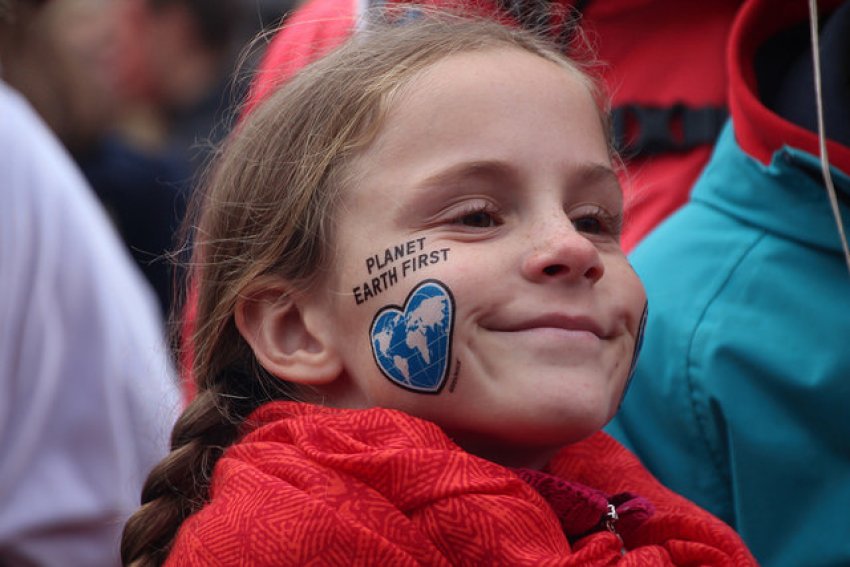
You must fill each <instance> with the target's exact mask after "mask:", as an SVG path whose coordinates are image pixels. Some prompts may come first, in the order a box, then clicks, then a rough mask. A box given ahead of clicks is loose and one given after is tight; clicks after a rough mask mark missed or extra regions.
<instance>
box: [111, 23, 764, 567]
mask: <svg viewBox="0 0 850 567" xmlns="http://www.w3.org/2000/svg"><path fill="white" fill-rule="evenodd" d="M406 20H407V21H406V22H405V24H404V25H398V26H394V27H393V26H388V25H384V26H380V27H376V28H374V29H373V30H371V31H369V32H363V33H361V34H359V35H358V36H356V37H355V38H354V39H353V40H352V41H350V42H349V43H347V44H346V45H345V46H343V47H342V48H340V49H338V50H337V51H335V52H334V53H332V54H331V55H329V56H327V57H326V58H324V59H322V60H320V61H319V62H317V63H316V64H314V65H312V66H311V67H308V68H307V69H305V70H304V71H303V72H302V73H300V74H299V75H298V76H297V77H296V78H295V79H293V80H292V81H291V82H290V83H289V84H288V85H286V86H285V87H284V88H282V89H281V90H280V91H279V92H278V93H276V94H275V95H274V96H272V97H271V98H270V99H268V100H267V101H266V102H265V103H264V104H263V105H262V106H261V107H259V108H258V109H257V110H256V111H254V112H253V113H252V114H251V115H250V116H249V117H248V118H247V120H246V121H245V122H244V123H243V124H242V125H241V127H240V128H239V130H238V131H237V132H236V133H235V134H234V135H233V136H232V137H231V139H230V140H229V143H228V144H227V146H226V148H225V149H224V152H223V153H222V155H221V156H220V160H219V162H218V164H217V166H216V168H215V170H214V174H213V178H212V181H211V184H210V186H209V188H208V193H207V195H206V196H205V199H204V202H203V204H202V208H201V214H200V218H199V220H198V225H197V229H196V232H195V235H194V242H195V246H196V249H195V258H196V260H197V262H196V267H197V274H196V280H195V281H196V282H197V283H196V285H197V293H198V300H197V323H196V328H197V330H196V333H195V337H194V343H195V347H196V353H195V363H194V368H193V375H194V376H195V377H196V379H197V380H198V388H199V390H198V395H197V397H196V398H195V400H194V401H193V403H192V404H191V405H190V406H189V408H188V409H187V410H186V412H185V414H184V415H183V417H182V418H181V419H180V421H179V422H178V424H177V425H176V427H175V430H174V434H173V452H172V454H171V455H170V456H169V457H168V458H167V459H166V460H164V461H163V462H162V463H161V464H160V465H159V466H158V467H157V468H156V469H155V470H154V471H153V472H152V473H151V476H150V478H149V480H148V483H147V485H146V487H145V490H144V492H143V495H142V500H143V503H144V505H143V507H142V508H141V509H140V510H139V511H138V512H137V514H136V515H135V516H134V517H133V518H132V519H131V520H130V522H129V523H128V524H127V527H126V529H125V533H124V541H123V549H122V553H123V557H124V561H125V562H126V563H134V564H138V565H155V564H160V563H163V562H166V561H167V563H168V564H169V565H235V564H239V565H351V564H354V565H542V564H545V565H609V564H612V563H617V562H622V564H624V565H653V564H658V565H662V564H663V565H667V564H711V565H735V566H739V565H747V564H752V563H753V560H752V558H751V556H750V555H749V553H748V552H747V550H746V549H745V547H744V546H743V544H742V543H741V542H740V540H739V539H738V538H737V536H736V535H735V534H734V533H733V532H732V530H731V529H730V528H728V527H727V526H726V525H724V524H723V523H722V522H720V521H719V520H716V519H715V518H713V517H712V516H710V515H709V514H707V513H705V512H703V511H701V510H700V509H698V508H696V507H695V506H693V505H692V504H690V503H688V502H687V501H685V500H683V499H681V498H679V497H677V496H675V495H673V494H671V493H670V492H668V491H667V490H665V489H664V488H662V487H661V486H660V485H658V483H657V482H656V481H655V480H654V479H653V478H652V477H651V476H650V475H649V473H647V472H646V471H645V470H644V469H643V468H642V467H641V465H640V464H639V463H638V462H637V461H636V460H635V459H634V458H633V457H632V456H630V455H629V454H628V453H627V452H626V451H625V449H623V448H622V447H620V446H619V445H618V444H617V443H616V442H614V441H613V440H612V439H611V438H609V437H607V436H606V435H604V434H603V433H601V432H600V431H599V430H600V429H601V428H602V426H603V425H604V424H605V423H606V422H607V421H608V420H609V419H610V418H611V417H612V416H613V414H614V412H615V411H616V409H617V407H618V405H619V402H620V400H621V397H622V395H623V392H624V389H625V385H626V382H627V379H628V376H629V374H630V371H631V366H632V362H633V358H634V356H635V353H636V350H637V346H638V342H639V335H640V330H641V322H642V318H643V314H644V310H645V303H646V299H645V296H644V292H643V288H642V286H641V284H640V282H639V281H638V279H637V276H636V275H635V274H634V272H633V271H632V270H631V268H630V267H629V264H628V262H627V260H626V258H625V256H624V255H623V253H622V251H621V249H620V246H619V240H618V235H619V229H620V228H619V227H620V220H621V216H622V196H621V191H620V188H619V185H618V184H617V178H616V176H615V173H614V169H613V168H614V165H613V164H614V163H615V160H614V156H613V155H612V151H611V149H610V144H609V141H608V139H607V137H606V132H607V127H606V121H605V118H604V112H603V110H602V107H601V105H600V97H599V96H598V95H597V89H596V87H595V86H594V83H593V81H592V80H591V79H589V78H588V76H587V75H585V74H584V73H583V72H582V71H581V69H580V68H579V67H578V65H577V64H576V63H574V62H572V61H570V60H567V59H566V58H565V57H564V56H562V55H561V54H559V52H558V51H557V50H555V49H553V48H551V47H548V46H546V45H544V44H543V43H542V42H541V41H539V40H538V39H535V38H534V37H532V36H531V35H529V34H528V33H526V32H521V31H518V30H512V29H508V28H506V27H503V26H501V25H499V24H497V23H493V22H487V21H480V20H473V19H466V18H459V17H455V16H448V15H442V16H440V15H435V14H431V15H427V16H422V15H421V14H419V15H418V17H416V18H412V19H411V18H407V19H406Z"/></svg>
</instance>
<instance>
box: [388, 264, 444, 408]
mask: <svg viewBox="0 0 850 567" xmlns="http://www.w3.org/2000/svg"><path fill="white" fill-rule="evenodd" d="M453 325H454V301H453V299H452V296H451V294H450V293H449V291H448V289H447V288H446V287H445V286H444V285H443V284H442V283H440V282H438V281H436V280H426V281H424V282H422V283H421V284H419V286H417V287H416V289H414V290H413V291H412V292H411V293H410V295H409V296H408V297H407V300H406V301H405V303H404V309H401V308H399V307H398V306H389V307H385V308H384V309H382V310H381V311H379V312H378V314H377V315H376V316H375V319H374V321H373V322H372V334H371V336H372V352H373V354H374V355H375V360H376V362H377V363H378V366H379V367H380V369H381V371H382V372H383V373H384V375H385V376H386V377H387V378H389V379H390V380H392V381H393V382H395V383H396V384H398V385H399V386H402V387H403V388H407V389H409V390H414V391H417V392H428V393H437V392H439V391H440V389H441V388H442V387H443V384H444V383H445V380H446V374H447V370H448V364H449V357H450V349H451V335H452V327H453Z"/></svg>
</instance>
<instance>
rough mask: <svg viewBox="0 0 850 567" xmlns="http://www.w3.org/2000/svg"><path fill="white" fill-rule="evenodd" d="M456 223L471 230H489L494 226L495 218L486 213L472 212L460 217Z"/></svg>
mask: <svg viewBox="0 0 850 567" xmlns="http://www.w3.org/2000/svg"><path fill="white" fill-rule="evenodd" d="M458 222H459V224H462V225H463V226H469V227H473V228H490V227H493V226H496V217H494V216H493V215H492V214H490V213H488V212H487V211H474V212H471V213H466V214H465V215H463V216H461V217H460V218H459V219H458Z"/></svg>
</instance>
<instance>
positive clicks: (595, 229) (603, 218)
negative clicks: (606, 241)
mask: <svg viewBox="0 0 850 567" xmlns="http://www.w3.org/2000/svg"><path fill="white" fill-rule="evenodd" d="M622 224H623V223H622V217H621V216H620V215H612V214H610V213H609V212H608V211H606V210H605V209H603V208H601V207H593V209H592V210H590V211H587V210H585V211H584V212H582V213H581V214H579V215H577V216H575V217H574V218H573V226H574V227H575V229H576V230H577V231H578V232H581V233H584V234H589V235H604V236H613V237H615V238H619V237H620V231H621V230H622Z"/></svg>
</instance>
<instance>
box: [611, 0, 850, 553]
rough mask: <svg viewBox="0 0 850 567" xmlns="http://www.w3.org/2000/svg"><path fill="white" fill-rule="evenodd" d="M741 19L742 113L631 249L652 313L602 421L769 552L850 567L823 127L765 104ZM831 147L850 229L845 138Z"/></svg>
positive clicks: (847, 402) (849, 376)
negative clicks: (618, 398) (819, 136)
mask: <svg viewBox="0 0 850 567" xmlns="http://www.w3.org/2000/svg"><path fill="white" fill-rule="evenodd" d="M760 3H761V4H765V2H760ZM798 4H801V5H802V7H803V8H805V3H798ZM775 11H776V10H775ZM750 17H752V18H753V20H755V16H754V15H753V14H750ZM746 23H747V22H745V23H744V24H741V23H740V22H738V25H737V28H736V29H735V30H734V31H733V43H732V45H733V48H735V49H733V53H732V76H731V77H730V80H731V81H732V85H733V88H732V94H731V97H732V99H731V100H730V108H731V111H732V123H731V124H727V127H726V129H725V131H724V132H723V134H722V135H721V137H720V139H719V140H718V142H717V145H716V148H715V153H714V155H713V156H712V159H711V161H710V162H709V164H708V165H707V167H706V170H705V171H704V172H703V175H702V176H701V178H700V179H699V180H698V182H697V184H696V185H695V187H694V188H693V192H692V196H691V200H690V202H689V203H688V204H687V205H686V206H685V207H684V208H683V209H681V210H680V211H679V212H677V213H676V214H674V215H673V216H672V217H670V218H669V219H668V220H667V221H666V222H665V223H663V224H662V225H661V226H659V228H658V229H657V230H656V231H655V232H654V233H652V234H651V235H650V236H649V237H647V238H646V239H645V240H644V241H643V243H642V244H641V245H640V246H639V247H638V248H637V249H636V250H635V251H634V253H633V254H632V256H631V260H632V263H633V265H634V267H635V269H636V270H637V272H638V274H639V275H640V277H641V278H642V280H643V282H644V284H645V286H646V289H647V295H648V298H649V319H648V323H647V327H646V335H645V338H644V346H643V351H642V353H641V356H640V360H639V362H638V365H637V368H636V372H635V376H634V380H633V382H632V385H631V389H630V391H629V393H628V395H627V396H626V399H625V400H624V403H623V406H622V408H621V411H620V413H619V414H618V416H617V417H616V418H615V420H614V422H612V424H611V425H610V426H609V428H608V430H609V432H610V433H612V434H613V435H614V436H615V437H616V438H618V439H619V440H620V441H621V442H623V443H624V444H625V445H626V446H628V447H630V448H631V449H632V450H634V451H635V452H636V453H637V454H638V456H639V457H640V458H641V460H642V461H643V462H644V464H645V465H646V466H647V467H648V468H649V469H650V470H651V471H653V472H654V473H655V474H656V476H657V477H658V478H659V480H661V482H662V483H664V484H666V485H667V486H669V487H670V488H672V489H673V490H675V491H677V492H679V493H681V494H683V495H684V496H686V497H688V498H690V499H692V500H693V501H695V502H696V503H697V504H699V505H701V506H703V507H705V508H707V509H708V510H709V511H711V512H714V513H715V514H716V515H718V516H720V517H721V518H722V519H724V520H726V521H727V522H728V523H730V524H731V525H732V526H733V527H735V528H736V529H737V530H738V531H739V533H740V534H741V536H742V537H743V539H744V541H745V542H746V543H747V544H748V545H749V546H750V549H751V550H752V551H753V553H754V555H755V556H756V558H757V559H758V560H759V561H760V562H761V563H762V564H764V565H767V566H771V567H775V566H788V567H791V566H794V567H797V566H806V567H812V566H819V565H824V566H825V565H850V273H848V268H847V265H846V264H845V259H844V256H843V254H842V249H841V244H840V240H839V237H838V231H837V227H836V223H835V220H834V217H833V213H832V210H831V208H830V205H829V200H828V196H827V193H826V189H825V187H824V183H823V181H822V178H821V174H820V166H819V162H818V160H817V159H816V158H815V155H814V154H816V153H817V142H816V138H815V137H814V134H812V133H811V132H809V131H806V130H805V129H803V128H800V127H798V126H796V125H794V124H790V123H788V122H787V121H783V120H781V119H780V118H779V117H778V116H776V115H774V114H772V112H771V111H770V110H768V109H767V108H766V107H765V106H760V105H759V103H758V102H757V97H755V96H753V93H754V92H755V90H756V89H755V88H754V84H753V81H754V80H755V79H753V78H752V74H751V73H746V72H743V71H742V69H743V66H742V65H741V61H746V60H747V57H748V54H747V53H744V54H743V55H742V54H741V53H740V51H741V50H742V49H744V50H745V48H746V45H742V43H746V42H747V41H750V40H752V39H753V38H752V37H749V36H747V35H745V34H746V31H747V25H745V24H746ZM768 27H769V26H768ZM736 33H737V41H738V43H737V44H736V43H735V41H736V38H735V36H736ZM736 56H737V57H738V59H735V57H736ZM746 77H750V79H746ZM845 104H848V105H850V98H848V99H847V100H846V101H845ZM848 126H850V124H848ZM829 149H830V161H831V163H832V164H833V167H832V176H833V180H834V182H835V185H836V189H837V190H838V192H839V193H840V195H841V199H842V204H841V213H842V215H843V218H844V223H843V224H844V229H845V231H847V232H848V233H850V177H848V173H850V148H848V147H847V146H846V145H843V144H839V143H835V142H832V143H831V144H830V146H829Z"/></svg>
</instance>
